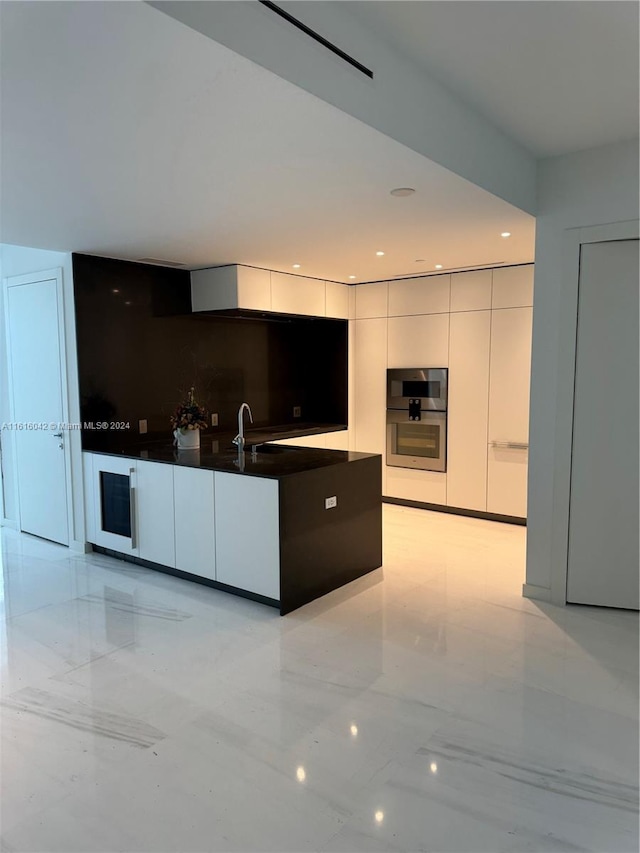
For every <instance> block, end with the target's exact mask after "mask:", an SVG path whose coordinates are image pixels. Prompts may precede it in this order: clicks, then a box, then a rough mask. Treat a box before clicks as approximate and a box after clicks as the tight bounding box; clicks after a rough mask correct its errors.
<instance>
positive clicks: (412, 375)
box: [387, 367, 448, 471]
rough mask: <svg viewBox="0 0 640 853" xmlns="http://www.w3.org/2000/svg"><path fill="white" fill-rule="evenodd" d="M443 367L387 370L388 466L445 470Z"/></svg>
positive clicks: (445, 414) (445, 391)
mask: <svg viewBox="0 0 640 853" xmlns="http://www.w3.org/2000/svg"><path fill="white" fill-rule="evenodd" d="M447 379H448V370H447V368H446V367H415V368H404V369H401V370H387V465H390V466H392V467H396V468H419V469H422V470H424V471H446V470H447Z"/></svg>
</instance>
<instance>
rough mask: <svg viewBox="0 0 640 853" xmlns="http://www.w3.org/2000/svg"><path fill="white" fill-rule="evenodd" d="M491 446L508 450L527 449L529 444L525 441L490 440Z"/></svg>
mask: <svg viewBox="0 0 640 853" xmlns="http://www.w3.org/2000/svg"><path fill="white" fill-rule="evenodd" d="M491 446H492V447H495V448H500V449H509V450H528V449H529V444H528V443H527V442H526V441H492V442H491Z"/></svg>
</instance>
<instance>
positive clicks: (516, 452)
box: [487, 444, 529, 518]
mask: <svg viewBox="0 0 640 853" xmlns="http://www.w3.org/2000/svg"><path fill="white" fill-rule="evenodd" d="M487 456H488V464H487V512H496V513H499V514H500V515H513V516H515V517H516V518H526V517H527V471H528V462H529V454H528V452H527V450H526V449H524V448H517V447H512V448H509V447H502V446H497V445H492V444H490V445H489V447H488V453H487Z"/></svg>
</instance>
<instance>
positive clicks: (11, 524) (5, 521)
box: [0, 518, 18, 530]
mask: <svg viewBox="0 0 640 853" xmlns="http://www.w3.org/2000/svg"><path fill="white" fill-rule="evenodd" d="M0 527H8V528H10V529H11V530H17V529H18V522H17V521H13V519H11V518H0Z"/></svg>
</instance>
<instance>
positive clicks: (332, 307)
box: [325, 281, 351, 320]
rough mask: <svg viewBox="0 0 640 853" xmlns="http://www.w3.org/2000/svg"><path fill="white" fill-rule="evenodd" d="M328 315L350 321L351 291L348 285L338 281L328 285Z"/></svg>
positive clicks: (327, 283) (328, 282) (329, 282)
mask: <svg viewBox="0 0 640 853" xmlns="http://www.w3.org/2000/svg"><path fill="white" fill-rule="evenodd" d="M325 284H326V315H327V317H335V318H337V319H339V320H348V319H349V291H350V289H351V288H350V287H349V285H348V284H340V283H339V282H337V281H327V282H326V283H325Z"/></svg>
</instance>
